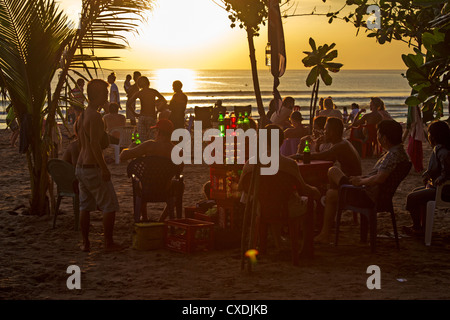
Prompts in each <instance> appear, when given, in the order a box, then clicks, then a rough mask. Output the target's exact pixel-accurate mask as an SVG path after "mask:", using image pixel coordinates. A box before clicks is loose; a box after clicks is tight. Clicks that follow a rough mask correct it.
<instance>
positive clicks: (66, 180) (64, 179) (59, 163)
mask: <svg viewBox="0 0 450 320" xmlns="http://www.w3.org/2000/svg"><path fill="white" fill-rule="evenodd" d="M47 167H48V173H49V174H50V176H51V177H52V179H53V181H55V183H56V186H57V187H58V193H67V194H70V193H75V189H74V185H73V183H74V181H75V180H76V177H75V167H74V166H73V165H71V164H70V163H68V162H67V161H64V160H61V159H50V160H49V161H48V164H47Z"/></svg>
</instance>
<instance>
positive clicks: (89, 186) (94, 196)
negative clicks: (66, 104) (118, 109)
mask: <svg viewBox="0 0 450 320" xmlns="http://www.w3.org/2000/svg"><path fill="white" fill-rule="evenodd" d="M87 95H88V99H89V104H88V106H87V108H86V110H84V111H83V113H82V114H81V115H80V118H79V120H78V121H77V123H76V124H77V125H76V132H77V134H78V138H79V139H80V155H79V156H78V161H77V167H76V171H75V173H76V176H77V179H78V181H79V189H80V228H81V234H82V238H83V245H82V247H81V249H82V250H83V251H86V252H87V251H89V250H90V242H89V227H90V212H91V211H94V210H97V208H99V209H100V210H101V211H102V212H103V228H104V237H105V249H106V250H107V251H111V250H116V249H118V248H119V247H118V246H117V245H115V244H114V241H113V229H114V221H115V217H116V211H118V210H119V202H118V201H117V195H116V192H115V190H114V186H113V184H112V182H111V173H110V172H109V169H108V166H107V165H106V162H105V159H104V158H103V153H102V148H101V143H100V141H101V138H102V136H103V133H104V130H105V129H104V123H103V119H102V116H101V114H100V113H99V112H98V109H99V107H101V106H102V105H104V104H105V103H106V102H107V101H108V83H107V82H106V81H103V80H100V79H94V80H91V81H90V82H89V83H88V86H87Z"/></svg>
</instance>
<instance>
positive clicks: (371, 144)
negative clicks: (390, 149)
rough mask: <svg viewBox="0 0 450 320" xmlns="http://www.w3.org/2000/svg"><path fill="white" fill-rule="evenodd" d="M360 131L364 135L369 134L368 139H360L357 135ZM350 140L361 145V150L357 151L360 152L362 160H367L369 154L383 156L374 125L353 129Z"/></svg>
mask: <svg viewBox="0 0 450 320" xmlns="http://www.w3.org/2000/svg"><path fill="white" fill-rule="evenodd" d="M358 131H359V132H362V133H363V134H364V135H366V134H367V137H365V138H363V137H358V136H357V134H356V133H357V132H358ZM348 140H349V141H350V142H352V143H354V142H357V143H360V144H361V148H357V150H360V155H361V158H366V157H367V156H368V155H369V153H372V155H380V154H381V151H382V149H381V146H380V145H379V143H378V139H377V127H376V125H374V124H365V125H360V126H357V127H351V131H350V137H349V139H348Z"/></svg>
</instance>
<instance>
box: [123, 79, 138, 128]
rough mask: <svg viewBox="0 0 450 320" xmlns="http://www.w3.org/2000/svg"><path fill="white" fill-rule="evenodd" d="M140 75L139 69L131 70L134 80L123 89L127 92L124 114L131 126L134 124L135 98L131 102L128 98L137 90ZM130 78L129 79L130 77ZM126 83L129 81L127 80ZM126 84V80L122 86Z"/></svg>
mask: <svg viewBox="0 0 450 320" xmlns="http://www.w3.org/2000/svg"><path fill="white" fill-rule="evenodd" d="M140 77H141V73H140V72H139V71H135V72H133V80H134V84H133V85H131V86H130V87H129V88H128V89H125V91H126V92H127V99H128V100H127V106H126V116H127V119H130V123H131V125H132V126H135V125H136V117H135V116H134V112H135V110H136V100H134V101H133V102H132V103H130V99H131V97H133V95H135V94H136V93H137V92H139V86H138V83H137V81H138V79H139V78H140ZM127 80H128V76H127ZM130 80H131V79H130ZM128 83H130V82H129V81H128ZM126 84H127V81H125V84H124V86H125V85H126Z"/></svg>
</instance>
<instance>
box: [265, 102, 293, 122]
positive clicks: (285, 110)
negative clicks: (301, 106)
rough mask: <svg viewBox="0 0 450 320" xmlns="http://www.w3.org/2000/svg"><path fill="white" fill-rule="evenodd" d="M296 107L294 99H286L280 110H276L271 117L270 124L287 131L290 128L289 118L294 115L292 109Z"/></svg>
mask: <svg viewBox="0 0 450 320" xmlns="http://www.w3.org/2000/svg"><path fill="white" fill-rule="evenodd" d="M294 105H295V99H294V98H292V97H286V98H284V99H283V103H282V104H281V107H280V109H279V110H276V111H275V112H274V113H273V114H272V116H271V117H270V122H271V123H273V124H277V125H279V126H280V127H281V128H283V129H285V128H288V127H289V126H290V123H289V116H290V115H291V113H292V109H293V108H294Z"/></svg>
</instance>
